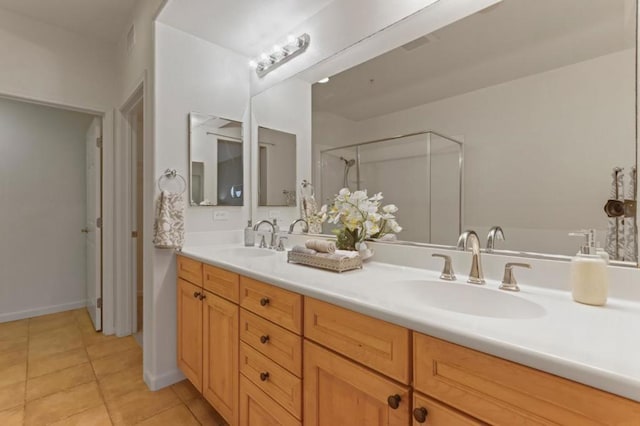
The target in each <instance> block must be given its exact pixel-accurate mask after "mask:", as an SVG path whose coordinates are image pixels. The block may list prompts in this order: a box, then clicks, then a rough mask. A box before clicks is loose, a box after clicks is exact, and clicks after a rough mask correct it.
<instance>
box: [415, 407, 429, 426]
mask: <svg viewBox="0 0 640 426" xmlns="http://www.w3.org/2000/svg"><path fill="white" fill-rule="evenodd" d="M428 415H429V412H428V411H427V409H426V408H424V407H418V408H416V409H415V410H413V418H414V419H416V422H418V423H424V422H426V421H427V416H428Z"/></svg>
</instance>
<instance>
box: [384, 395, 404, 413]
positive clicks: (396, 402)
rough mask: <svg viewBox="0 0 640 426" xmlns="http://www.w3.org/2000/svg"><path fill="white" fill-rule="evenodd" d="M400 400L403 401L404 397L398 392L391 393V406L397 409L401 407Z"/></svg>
mask: <svg viewBox="0 0 640 426" xmlns="http://www.w3.org/2000/svg"><path fill="white" fill-rule="evenodd" d="M400 401H402V397H401V396H400V395H398V394H395V395H391V396H390V397H389V398H387V403H388V404H389V407H391V408H393V409H394V410H397V409H398V407H400Z"/></svg>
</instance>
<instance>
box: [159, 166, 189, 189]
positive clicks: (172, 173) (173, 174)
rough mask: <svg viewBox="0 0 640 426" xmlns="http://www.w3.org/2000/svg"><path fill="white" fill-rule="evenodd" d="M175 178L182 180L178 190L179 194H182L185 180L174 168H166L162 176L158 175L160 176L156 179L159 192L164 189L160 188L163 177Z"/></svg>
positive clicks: (185, 186)
mask: <svg viewBox="0 0 640 426" xmlns="http://www.w3.org/2000/svg"><path fill="white" fill-rule="evenodd" d="M175 178H179V179H180V180H181V181H182V191H180V194H184V191H186V190H187V181H186V180H185V178H184V177H182V175H181V174H179V173H178V172H177V171H176V169H167V170H165V171H164V173H163V174H162V176H160V178H159V179H158V189H159V190H160V192H162V191H164V189H163V188H162V183H163V181H164V179H175Z"/></svg>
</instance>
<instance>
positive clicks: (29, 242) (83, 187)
mask: <svg viewBox="0 0 640 426" xmlns="http://www.w3.org/2000/svg"><path fill="white" fill-rule="evenodd" d="M102 121H103V120H102V117H101V116H98V115H96V114H95V113H91V112H88V111H80V110H78V109H77V108H76V109H72V108H65V107H63V106H54V105H50V104H43V103H40V102H35V101H30V100H22V99H15V98H5V97H0V177H1V179H0V180H1V181H2V182H4V183H5V185H4V186H3V187H2V190H1V191H0V192H2V198H3V205H4V206H11V208H6V209H4V210H3V213H2V214H3V223H4V224H5V226H4V227H2V226H0V234H1V235H2V238H3V247H6V248H7V249H6V250H1V249H0V253H1V255H0V270H1V271H2V272H3V279H4V280H6V282H17V283H20V286H19V290H15V289H14V290H15V291H10V292H6V293H5V294H4V296H3V297H1V298H0V323H1V322H8V321H13V320H20V319H26V318H34V317H40V316H43V315H47V314H56V315H57V316H56V318H63V319H61V320H59V321H61V322H63V323H64V322H65V321H67V320H68V319H70V318H72V317H73V315H72V311H73V310H78V311H77V312H78V316H80V317H82V318H84V319H86V321H87V322H88V321H89V318H88V317H90V318H91V322H92V323H91V324H88V323H87V324H86V329H94V330H98V331H99V330H101V329H102V323H103V321H102V303H101V302H102V263H103V262H102V251H103V250H102V126H103V124H102ZM7 182H11V184H10V185H8V184H7ZM34 265H36V267H35V268H34ZM16 288H17V287H16ZM85 309H86V310H87V311H88V313H89V315H88V317H87V315H86V314H84V313H83V314H82V315H80V312H82V310H85ZM67 311H68V314H67ZM58 313H60V314H58ZM47 318H48V317H44V318H42V320H40V321H41V322H43V323H46V322H47V321H48V319H47ZM51 318H53V317H51ZM30 321H31V320H30ZM47 326H49V325H47Z"/></svg>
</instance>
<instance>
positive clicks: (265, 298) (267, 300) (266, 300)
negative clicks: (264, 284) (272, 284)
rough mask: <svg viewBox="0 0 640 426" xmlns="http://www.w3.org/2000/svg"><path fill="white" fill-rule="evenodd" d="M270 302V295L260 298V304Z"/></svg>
mask: <svg viewBox="0 0 640 426" xmlns="http://www.w3.org/2000/svg"><path fill="white" fill-rule="evenodd" d="M268 304H269V298H268V297H263V298H262V299H260V305H261V306H267V305H268Z"/></svg>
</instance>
